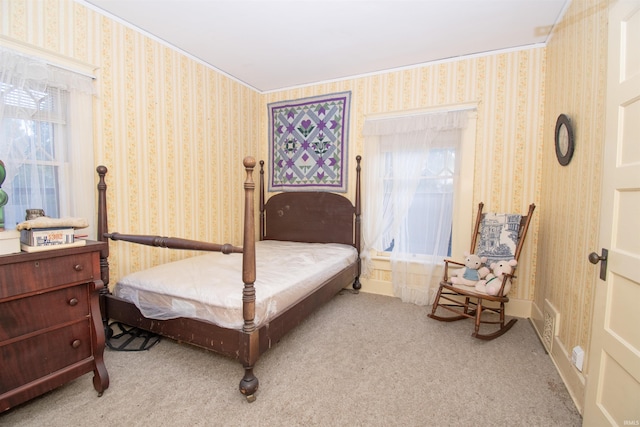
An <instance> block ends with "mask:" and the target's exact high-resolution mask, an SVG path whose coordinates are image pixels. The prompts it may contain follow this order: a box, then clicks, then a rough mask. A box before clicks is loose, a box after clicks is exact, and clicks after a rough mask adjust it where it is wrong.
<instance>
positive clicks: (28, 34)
mask: <svg viewBox="0 0 640 427" xmlns="http://www.w3.org/2000/svg"><path fill="white" fill-rule="evenodd" d="M606 4H607V2H606V0H602V1H598V0H580V1H574V2H573V3H572V5H571V7H570V9H569V11H568V12H567V15H566V17H565V20H564V22H563V24H562V25H561V26H560V27H559V28H558V29H556V30H555V33H554V37H553V38H552V40H551V42H550V43H549V46H548V47H547V48H531V49H525V50H517V51H508V52H502V53H496V54H492V55H485V56H476V57H466V58H460V59H457V60H451V61H445V62H441V63H432V64H428V65H424V66H417V67H414V68H407V69H403V70H398V71H393V72H387V73H380V74H376V75H369V76H362V77H358V78H352V79H346V80H341V81H334V82H328V83H322V84H316V85H311V86H305V87H297V88H291V89H288V90H283V91H276V92H270V93H257V92H255V91H254V90H252V89H250V88H247V87H246V86H244V85H243V84H241V83H239V82H237V81H235V80H233V79H231V78H229V77H227V76H225V75H222V74H221V73H219V72H217V71H215V70H213V69H211V68H208V67H206V66H204V65H203V64H201V63H200V62H198V61H195V60H193V59H191V58H190V57H188V56H185V55H182V54H181V53H180V52H178V51H176V50H173V49H171V48H170V47H167V46H166V45H164V44H162V43H160V42H158V41H156V40H154V39H152V38H149V37H147V36H145V35H143V34H141V33H139V32H137V31H135V30H133V29H131V28H129V27H127V26H125V25H124V24H122V23H120V22H118V21H116V20H112V19H110V18H108V17H106V16H103V15H101V14H99V13H97V12H96V11H94V10H92V9H88V8H87V7H85V6H84V5H83V4H81V3H77V2H74V1H72V0H0V35H1V36H2V37H3V38H4V39H10V40H15V41H18V42H21V43H24V44H26V45H29V46H33V47H36V48H39V49H41V50H44V51H47V52H51V53H53V54H55V55H58V56H60V57H61V58H65V59H66V60H69V61H76V62H79V63H86V64H90V65H92V66H93V67H94V68H95V75H96V77H97V79H96V85H97V88H98V93H99V95H98V97H97V99H96V103H95V123H94V129H95V139H94V145H95V159H88V161H92V162H94V163H95V164H96V165H97V164H105V165H106V166H107V167H108V168H109V171H110V172H109V174H108V176H107V184H108V186H109V196H108V204H109V206H110V217H109V222H110V229H111V230H112V231H121V232H135V233H154V234H161V235H177V236H183V237H186V238H199V239H206V240H210V241H218V242H226V241H228V242H231V243H234V244H238V243H240V241H241V221H242V215H241V212H242V181H243V177H244V175H243V171H242V168H241V163H242V158H243V157H244V156H245V155H247V154H252V155H255V156H256V157H258V158H263V159H266V158H267V141H268V138H267V108H266V106H267V104H268V103H270V102H274V101H281V100H285V99H297V98H302V97H307V96H314V95H321V94H327V93H332V92H339V91H346V90H350V91H351V92H352V108H351V114H352V116H351V124H350V126H351V128H350V131H349V134H350V141H349V156H350V164H351V165H354V164H355V160H354V159H355V156H356V155H357V154H360V153H362V151H363V149H362V148H363V147H362V144H363V137H362V132H361V130H362V126H363V123H364V120H365V117H366V116H367V115H369V114H379V113H393V112H401V111H404V110H412V109H424V108H435V107H446V106H450V105H454V104H458V103H465V104H468V103H473V104H476V105H477V106H478V121H477V142H476V160H475V170H474V177H475V180H474V196H473V198H474V200H473V205H477V203H478V202H479V201H484V202H485V204H486V207H487V209H489V210H493V211H520V212H525V211H526V208H527V206H528V204H529V203H531V202H535V203H536V205H538V209H537V211H536V213H535V214H534V221H533V225H532V228H531V229H530V231H529V235H528V238H527V243H526V245H525V249H524V252H523V254H522V256H521V262H520V264H521V266H520V268H519V279H518V281H517V285H516V286H515V288H514V289H513V290H512V292H511V294H510V295H511V296H512V298H513V299H515V300H522V301H528V302H531V301H533V306H534V312H535V311H536V310H538V311H539V310H541V309H542V305H543V304H544V300H545V299H548V300H549V301H551V302H552V303H553V304H554V306H555V307H556V308H557V309H558V310H559V311H560V312H561V313H562V316H563V317H562V318H563V322H562V324H561V326H560V336H559V339H560V341H561V342H563V343H564V345H565V346H566V347H567V348H571V347H572V346H573V345H576V344H580V345H582V346H584V347H586V346H587V345H588V340H589V331H590V323H589V322H590V319H589V316H590V308H591V305H592V301H591V297H592V296H591V291H592V284H593V281H594V275H593V272H592V269H591V268H590V267H589V265H587V264H586V254H588V253H589V252H590V251H591V250H592V249H593V247H594V243H595V238H596V237H595V236H596V235H597V227H598V203H599V188H600V187H599V185H600V182H599V181H600V173H601V172H600V168H601V166H600V163H599V155H600V152H601V150H602V142H601V140H602V136H603V121H602V119H601V116H602V111H603V99H604V84H603V82H604V75H605V71H606V70H605V65H606V64H605V62H606V61H605V60H604V58H606ZM560 113H567V114H569V115H570V116H571V117H572V119H573V120H574V123H575V126H576V135H577V140H578V147H577V149H576V154H575V157H574V160H573V162H572V163H571V165H570V166H568V167H566V168H562V167H559V166H558V165H557V162H556V161H555V157H554V155H553V128H554V125H555V118H556V117H557V115H558V114H560ZM363 167H366V159H363ZM350 186H351V188H349V195H350V196H351V197H353V192H354V189H353V180H351V181H350ZM465 226H468V225H465ZM111 248H112V251H111V258H110V260H111V275H112V279H113V280H115V279H117V278H118V277H120V276H121V275H123V274H125V273H127V272H129V271H132V270H137V269H139V268H142V267H147V266H151V265H155V264H158V263H161V262H164V261H167V260H169V259H175V258H178V257H184V256H188V255H189V254H178V253H173V254H172V253H169V252H168V251H166V250H162V249H151V248H147V249H141V248H136V247H134V246H133V245H126V244H123V243H118V242H115V243H112V246H111ZM567 254H575V256H573V255H572V256H570V257H568V256H567ZM377 274H378V275H379V278H381V279H383V280H388V278H387V277H386V275H385V273H384V272H378V273H377ZM534 314H535V313H534Z"/></svg>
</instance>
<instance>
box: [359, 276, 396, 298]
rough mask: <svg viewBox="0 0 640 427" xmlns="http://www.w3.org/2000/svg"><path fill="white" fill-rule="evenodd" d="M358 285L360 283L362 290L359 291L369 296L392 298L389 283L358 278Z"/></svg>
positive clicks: (391, 286)
mask: <svg viewBox="0 0 640 427" xmlns="http://www.w3.org/2000/svg"><path fill="white" fill-rule="evenodd" d="M360 283H362V288H361V289H360V292H366V293H369V294H376V295H385V296H388V297H392V296H394V295H393V285H392V284H391V282H386V281H383V280H376V279H367V278H364V277H362V278H360Z"/></svg>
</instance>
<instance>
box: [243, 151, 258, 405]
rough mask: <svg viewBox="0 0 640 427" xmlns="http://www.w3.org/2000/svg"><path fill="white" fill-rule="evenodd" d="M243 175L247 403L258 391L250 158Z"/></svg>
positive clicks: (244, 329)
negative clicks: (245, 173)
mask: <svg viewBox="0 0 640 427" xmlns="http://www.w3.org/2000/svg"><path fill="white" fill-rule="evenodd" d="M243 164H244V167H245V170H246V172H247V177H246V180H245V182H244V206H245V207H244V242H243V248H242V249H243V250H242V281H243V282H244V289H243V291H242V314H243V317H244V325H243V327H242V337H241V339H242V342H241V348H242V353H241V361H242V364H243V366H244V377H243V378H242V380H240V392H241V393H242V394H243V395H245V396H246V398H247V400H248V401H249V402H253V401H254V400H255V392H256V390H258V378H256V376H255V375H254V374H253V366H254V365H255V363H256V361H257V360H258V355H259V352H260V348H259V340H258V338H259V332H258V330H256V325H255V323H254V318H255V311H256V290H255V288H254V282H255V281H256V234H255V233H256V227H255V209H254V190H255V183H254V182H253V168H254V167H255V165H256V160H255V159H254V158H253V157H245V159H244V161H243Z"/></svg>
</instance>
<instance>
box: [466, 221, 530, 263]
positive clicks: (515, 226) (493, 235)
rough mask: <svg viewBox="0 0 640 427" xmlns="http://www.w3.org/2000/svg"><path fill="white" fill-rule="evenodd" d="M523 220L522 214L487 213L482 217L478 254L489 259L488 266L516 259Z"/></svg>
mask: <svg viewBox="0 0 640 427" xmlns="http://www.w3.org/2000/svg"><path fill="white" fill-rule="evenodd" d="M521 219H522V215H520V214H500V213H486V214H484V215H483V216H482V222H481V223H480V241H479V242H478V250H477V254H478V255H479V256H481V257H487V265H491V263H492V262H496V261H502V260H507V261H508V260H512V259H514V257H515V251H516V246H517V245H518V233H519V230H520V221H521Z"/></svg>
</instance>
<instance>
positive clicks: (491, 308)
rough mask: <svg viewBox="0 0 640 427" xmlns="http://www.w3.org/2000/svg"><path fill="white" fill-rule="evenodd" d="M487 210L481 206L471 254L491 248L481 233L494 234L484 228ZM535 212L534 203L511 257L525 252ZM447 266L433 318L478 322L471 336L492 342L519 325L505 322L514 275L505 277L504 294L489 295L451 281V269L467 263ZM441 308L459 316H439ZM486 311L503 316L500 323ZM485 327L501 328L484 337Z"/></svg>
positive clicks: (432, 311)
mask: <svg viewBox="0 0 640 427" xmlns="http://www.w3.org/2000/svg"><path fill="white" fill-rule="evenodd" d="M483 207H484V203H480V204H479V205H478V215H477V217H476V222H475V226H474V231H473V236H472V239H471V250H470V253H476V254H479V253H481V252H482V248H484V247H486V246H492V245H487V244H486V243H487V242H483V241H481V240H482V236H481V234H483V229H484V230H485V234H491V233H487V230H486V228H485V227H481V225H482V223H483V219H484V218H485V216H486V215H485V214H483V213H482V209H483ZM534 209H535V205H534V204H533V203H532V204H531V205H529V211H528V213H527V215H523V216H522V217H521V218H520V221H519V227H518V231H517V239H515V248H514V251H513V255H512V257H511V258H512V259H515V260H516V261H517V260H518V258H519V257H520V252H521V251H522V246H523V244H524V239H525V236H526V234H527V230H528V229H529V223H530V222H531V217H532V215H533V211H534ZM508 227H509V225H506V228H508ZM494 248H495V246H494ZM497 252H499V251H497ZM444 263H445V264H444V277H443V279H442V281H441V282H440V286H439V288H438V293H437V294H436V299H435V302H434V303H433V307H432V309H431V313H430V314H429V315H428V316H429V317H431V318H432V319H436V320H441V321H444V322H453V321H456V320H462V319H467V318H472V319H475V330H474V332H473V334H471V335H472V336H473V337H475V338H479V339H483V340H492V339H494V338H497V337H499V336H501V335H502V334H504V333H505V332H507V331H508V330H509V329H511V327H512V326H513V325H514V324H515V323H516V321H517V319H515V318H514V319H511V320H510V321H509V322H508V323H505V303H506V302H508V301H509V297H507V295H506V294H507V292H505V286H506V285H507V283H508V282H509V281H511V280H513V279H514V278H515V276H514V275H513V272H512V274H505V275H504V276H503V279H502V284H501V286H500V291H499V292H498V293H497V295H489V294H487V293H484V292H481V291H478V290H476V289H475V288H474V287H468V286H463V285H454V284H453V283H451V281H450V278H449V275H450V271H449V266H450V265H453V267H454V268H461V267H464V264H463V263H461V262H457V261H452V260H450V259H445V260H444ZM485 301H486V302H488V305H485ZM438 308H441V309H443V310H446V311H451V312H453V313H455V314H456V315H455V316H441V315H438V314H436V311H437V310H438ZM486 312H489V313H488V314H491V313H493V314H497V315H498V316H499V320H496V319H495V317H494V319H487V316H485V317H483V314H485V313H486ZM481 324H494V325H498V326H499V328H498V329H497V330H496V331H495V332H493V333H488V334H484V333H481V332H480V325H481Z"/></svg>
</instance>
